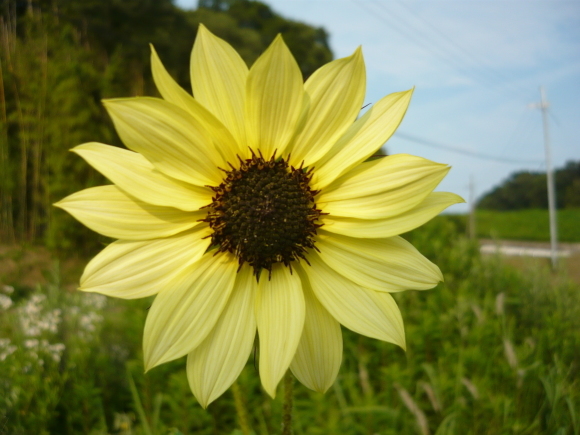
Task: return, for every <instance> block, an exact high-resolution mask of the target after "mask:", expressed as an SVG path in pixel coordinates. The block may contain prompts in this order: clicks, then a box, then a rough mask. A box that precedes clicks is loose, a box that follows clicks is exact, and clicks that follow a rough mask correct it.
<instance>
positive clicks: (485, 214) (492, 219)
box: [453, 208, 580, 243]
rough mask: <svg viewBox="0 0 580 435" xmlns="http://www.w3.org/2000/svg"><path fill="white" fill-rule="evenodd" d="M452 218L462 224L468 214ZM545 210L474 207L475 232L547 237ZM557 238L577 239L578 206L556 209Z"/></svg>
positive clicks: (513, 237)
mask: <svg viewBox="0 0 580 435" xmlns="http://www.w3.org/2000/svg"><path fill="white" fill-rule="evenodd" d="M453 219H455V220H456V221H457V223H458V224H460V226H462V227H465V225H466V222H467V216H465V215H454V216H453ZM549 222H550V221H549V216H548V210H516V211H494V210H477V213H476V229H477V236H478V237H479V238H484V239H508V240H529V241H549V240H550V226H549V225H550V224H549ZM557 222H558V238H559V240H560V241H562V242H570V243H572V242H580V209H579V208H575V209H563V210H558V211H557Z"/></svg>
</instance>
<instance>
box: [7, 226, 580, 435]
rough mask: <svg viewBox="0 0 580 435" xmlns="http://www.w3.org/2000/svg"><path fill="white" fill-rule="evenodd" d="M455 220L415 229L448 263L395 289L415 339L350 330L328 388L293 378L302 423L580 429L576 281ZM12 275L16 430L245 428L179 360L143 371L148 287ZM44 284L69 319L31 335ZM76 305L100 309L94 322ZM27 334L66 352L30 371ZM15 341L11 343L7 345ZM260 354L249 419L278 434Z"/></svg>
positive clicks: (10, 421) (47, 303)
mask: <svg viewBox="0 0 580 435" xmlns="http://www.w3.org/2000/svg"><path fill="white" fill-rule="evenodd" d="M459 233H460V230H459V229H458V226H457V224H456V222H455V221H454V220H453V219H447V218H445V217H442V218H440V219H436V220H434V221H432V222H431V223H429V224H428V225H426V226H425V227H423V228H421V229H419V230H415V231H414V232H412V233H410V234H408V235H407V238H409V239H410V240H411V241H412V242H413V243H414V244H415V245H416V246H417V248H418V249H419V250H421V252H424V253H426V255H427V256H428V257H429V258H430V259H432V260H433V261H434V262H435V263H437V264H438V265H439V266H440V267H441V269H442V270H443V273H444V276H445V283H443V284H440V285H439V286H438V287H437V288H436V289H434V290H432V291H427V292H417V291H416V292H404V293H399V294H396V295H395V296H396V298H397V301H398V302H399V304H400V306H401V311H402V313H403V317H404V320H405V325H406V335H407V352H406V353H405V352H404V351H402V350H401V349H399V348H397V347H395V346H393V345H391V344H388V343H383V342H379V341H377V340H372V339H368V338H365V337H362V336H359V335H356V334H354V333H351V332H350V331H348V330H344V349H345V350H344V358H343V364H342V367H341V371H340V373H339V377H338V379H337V381H336V383H335V384H334V386H333V387H332V388H331V389H330V390H329V391H328V392H327V393H326V394H325V395H322V394H318V393H314V392H311V391H310V390H307V389H306V388H304V387H303V386H301V385H299V384H298V383H295V393H296V396H295V397H296V400H295V413H294V414H295V419H296V422H295V433H296V434H312V435H314V434H327V433H343V434H374V433H376V434H381V435H387V434H389V435H390V434H399V433H405V434H414V433H418V434H421V435H424V434H439V435H441V434H457V435H460V434H461V435H469V434H490V435H492V434H493V435H495V434H500V433H501V434H538V435H539V434H556V433H557V434H562V435H577V434H578V433H579V432H580V426H579V420H578V410H579V409H580V388H579V387H580V385H579V376H578V373H579V372H578V361H577V344H578V340H579V339H580V336H579V334H580V307H579V306H578V304H577V294H578V290H579V289H578V286H577V285H573V284H572V283H570V282H568V281H567V280H566V279H565V277H563V276H558V275H554V276H551V275H550V273H549V271H548V270H542V269H541V268H530V270H528V271H526V272H525V273H520V272H517V271H515V270H513V269H511V268H510V267H508V266H506V265H505V264H504V263H503V262H502V259H501V258H500V257H488V258H482V257H480V255H479V252H478V246H477V245H476V244H474V243H472V242H470V241H468V240H466V239H465V238H464V237H463V236H461V235H460V234H459ZM13 284H14V291H13V293H12V294H10V295H6V294H5V295H4V296H5V297H9V298H11V301H12V302H11V306H8V307H6V305H8V304H5V305H1V303H0V310H2V309H3V310H4V312H3V313H2V316H1V317H0V337H2V338H1V340H9V343H8V344H6V342H5V341H2V342H0V343H4V344H0V346H3V347H2V349H0V359H2V361H0V379H2V381H1V382H2V384H1V385H2V387H1V388H3V390H2V391H0V397H2V398H4V397H13V396H14V394H13V391H14V389H17V390H18V391H25V390H26V392H27V394H26V395H25V396H18V397H23V399H22V401H20V402H11V403H10V404H9V405H8V408H6V405H5V404H2V405H0V409H7V410H8V412H7V414H5V415H2V414H1V413H0V422H2V421H4V425H5V426H6V428H7V429H8V432H9V433H14V434H19V433H31V432H30V431H29V430H28V428H31V427H34V429H35V430H34V433H54V434H59V435H67V434H73V433H89V434H105V433H119V434H129V433H132V434H149V433H150V434H183V435H186V434H215V433H220V434H221V433H224V434H241V433H242V432H241V431H240V430H239V429H236V428H237V427H238V420H237V417H236V407H235V405H234V400H233V398H232V396H231V395H230V394H229V393H227V394H225V395H224V396H222V397H221V398H219V399H218V400H217V401H216V402H215V403H213V404H212V405H210V407H209V409H208V410H207V411H204V410H203V409H201V407H199V405H197V404H196V403H195V399H194V397H193V396H192V394H191V392H190V391H189V387H188V384H187V380H186V377H185V371H184V366H185V364H184V363H183V361H181V360H180V361H176V362H174V363H169V364H164V365H162V366H160V367H156V368H155V369H153V370H151V371H150V372H148V373H147V374H145V375H144V374H143V367H142V363H141V361H142V359H141V358H142V355H141V352H140V348H141V330H142V326H143V322H144V319H145V317H146V314H147V308H148V306H149V304H150V301H147V300H145V301H143V300H137V301H120V300H115V299H107V304H106V306H100V307H99V306H96V305H95V304H94V302H89V303H86V302H82V300H84V299H85V298H87V297H89V298H90V295H84V294H77V293H68V292H66V291H62V290H60V291H58V289H59V288H61V287H62V286H60V285H59V283H58V281H57V280H56V275H53V280H52V284H50V285H49V286H46V287H42V288H37V289H27V288H23V287H19V286H18V285H16V283H13ZM39 295H46V296H47V297H46V298H44V299H42V297H41V299H42V301H41V302H42V309H41V310H40V312H41V313H50V312H51V311H52V310H60V319H61V320H60V322H59V323H58V328H57V332H53V331H43V332H42V334H45V335H43V336H42V337H40V336H34V337H28V336H26V334H25V333H24V332H23V331H24V330H23V329H22V327H21V326H19V325H21V320H18V319H17V318H18V317H19V316H20V317H21V316H22V315H23V313H24V312H26V310H24V309H23V307H26V306H28V305H29V304H30V301H31V300H33V298H36V299H34V300H38V298H39ZM2 307H5V308H2ZM73 307H79V310H78V311H76V310H75V309H73ZM75 313H78V314H75ZM91 313H93V314H91ZM74 315H76V316H77V317H74ZM78 316H93V318H98V319H101V320H99V322H97V323H94V325H95V329H94V330H93V331H92V332H91V333H90V334H88V335H87V334H86V333H84V332H83V331H84V330H83V329H82V327H81V325H82V322H80V321H79V317H78ZM94 316H96V317H94ZM75 319H76V320H75ZM30 338H36V339H38V340H39V342H40V340H41V339H45V340H47V341H48V343H50V344H57V343H63V344H64V345H65V347H64V349H63V351H62V354H61V359H60V362H59V363H58V364H57V363H56V361H54V360H52V359H51V358H50V356H48V355H47V356H45V357H44V360H45V363H44V367H42V366H38V364H37V366H35V367H36V368H35V370H34V371H30V372H25V371H24V369H25V367H26V364H31V361H30V358H31V356H30V355H29V348H28V347H27V346H26V340H29V339H30ZM9 346H13V347H16V349H15V350H13V351H11V353H9V354H7V355H6V356H5V357H2V355H3V352H4V353H7V352H6V350H5V349H7V348H9ZM39 356H40V354H39ZM254 364H255V363H254V357H253V356H251V357H250V359H249V361H248V365H247V367H246V368H245V370H244V371H243V373H242V375H241V377H240V379H239V381H238V386H239V389H240V391H241V392H242V394H243V397H244V400H245V405H246V409H247V412H248V417H249V424H250V426H251V428H252V429H253V432H254V433H255V434H275V433H278V431H279V423H280V417H281V406H282V404H281V396H282V395H283V394H281V391H280V390H281V387H279V394H278V397H277V398H276V399H275V400H272V399H270V398H269V397H268V396H267V395H266V394H265V393H263V392H262V391H261V388H260V385H259V376H258V374H257V373H256V369H255V365H254ZM127 371H128V372H129V375H128V374H127ZM31 373H34V376H30V374H31ZM132 382H134V388H133V387H132ZM29 392H30V394H28V393H29ZM32 393H34V394H32ZM27 397H34V398H35V399H34V400H28V401H26V400H24V399H25V398H27ZM0 427H1V426H0Z"/></svg>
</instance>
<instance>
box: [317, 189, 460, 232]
mask: <svg viewBox="0 0 580 435" xmlns="http://www.w3.org/2000/svg"><path fill="white" fill-rule="evenodd" d="M460 202H465V201H464V200H463V198H461V197H460V196H458V195H455V194H454V193H448V192H432V193H430V194H429V195H428V196H427V198H425V199H424V200H423V202H421V203H420V204H419V205H418V206H416V207H414V208H412V209H410V210H407V211H406V212H404V213H401V214H399V215H396V216H393V217H390V218H386V219H357V218H347V217H338V216H322V217H321V223H322V224H323V225H324V229H325V230H326V231H330V232H333V233H337V234H342V235H344V236H350V237H361V238H386V237H392V236H397V235H399V234H403V233H406V232H407V231H411V230H413V229H415V228H417V227H419V226H421V225H423V224H424V223H426V222H428V221H430V220H431V219H433V218H434V217H435V216H437V215H438V214H439V213H441V212H442V211H443V210H445V209H446V208H447V207H449V206H450V205H453V204H457V203H460Z"/></svg>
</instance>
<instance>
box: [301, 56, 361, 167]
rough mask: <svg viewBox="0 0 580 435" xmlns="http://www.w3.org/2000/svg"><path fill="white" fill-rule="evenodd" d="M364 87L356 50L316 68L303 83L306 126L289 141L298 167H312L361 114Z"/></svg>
mask: <svg viewBox="0 0 580 435" xmlns="http://www.w3.org/2000/svg"><path fill="white" fill-rule="evenodd" d="M365 86H366V75H365V64H364V60H363V56H362V51H361V49H360V48H358V49H357V50H356V51H355V52H354V54H353V55H352V56H349V57H345V58H343V59H337V60H335V61H332V62H330V63H328V64H326V65H324V66H323V67H321V68H319V69H318V70H317V71H316V72H315V73H314V74H312V76H310V77H309V78H308V80H307V81H306V83H305V85H304V88H305V91H306V94H307V95H308V97H309V105H308V114H307V115H306V122H305V124H304V126H303V127H302V129H301V130H300V133H299V134H298V135H297V136H296V137H295V138H294V139H293V140H292V143H293V145H292V160H291V162H292V163H293V164H294V166H296V167H298V166H299V165H300V163H301V162H302V161H304V166H311V165H312V164H315V163H316V162H317V161H318V160H319V159H320V158H321V157H322V156H324V155H325V154H326V153H327V152H328V150H329V149H330V148H331V147H332V145H333V144H334V143H335V142H336V141H337V140H338V138H340V137H341V136H342V135H343V134H344V132H345V131H346V130H347V129H348V128H349V127H350V126H351V124H352V123H353V122H354V120H355V119H356V117H357V115H358V113H359V112H360V110H361V107H362V104H363V100H364V95H365Z"/></svg>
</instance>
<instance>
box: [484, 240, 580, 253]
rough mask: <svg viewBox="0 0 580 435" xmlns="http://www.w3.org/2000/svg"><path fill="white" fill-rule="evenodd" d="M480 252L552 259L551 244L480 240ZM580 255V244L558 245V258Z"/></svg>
mask: <svg viewBox="0 0 580 435" xmlns="http://www.w3.org/2000/svg"><path fill="white" fill-rule="evenodd" d="M480 252H481V253H482V254H495V253H498V252H499V253H501V254H503V255H507V256H519V257H537V258H549V257H551V255H552V254H551V250H550V243H546V242H524V241H520V240H488V239H482V240H480ZM576 254H580V243H560V244H558V251H557V256H558V257H560V258H567V257H571V256H573V255H576Z"/></svg>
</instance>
